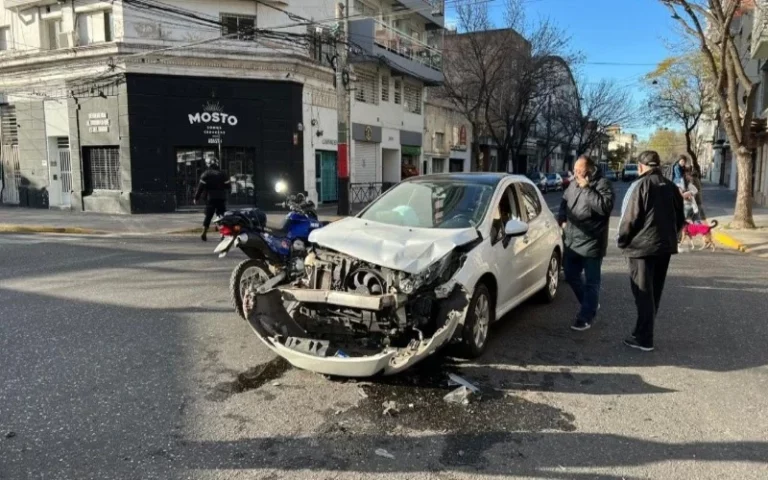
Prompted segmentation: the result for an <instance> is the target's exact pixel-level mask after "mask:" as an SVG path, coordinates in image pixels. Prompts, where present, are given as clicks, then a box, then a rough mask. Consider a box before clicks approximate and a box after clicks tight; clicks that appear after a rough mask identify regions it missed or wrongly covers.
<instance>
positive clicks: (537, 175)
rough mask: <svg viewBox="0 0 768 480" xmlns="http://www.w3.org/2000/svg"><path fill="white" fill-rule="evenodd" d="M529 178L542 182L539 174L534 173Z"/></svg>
mask: <svg viewBox="0 0 768 480" xmlns="http://www.w3.org/2000/svg"><path fill="white" fill-rule="evenodd" d="M528 178H530V179H531V180H533V181H534V182H536V181H539V180H541V175H539V174H538V173H532V174H530V175H528Z"/></svg>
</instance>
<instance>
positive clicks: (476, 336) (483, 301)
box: [461, 283, 496, 358]
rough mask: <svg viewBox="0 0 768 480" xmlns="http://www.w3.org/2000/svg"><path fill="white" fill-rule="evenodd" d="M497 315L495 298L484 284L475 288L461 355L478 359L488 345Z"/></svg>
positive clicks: (462, 337) (468, 311) (465, 325)
mask: <svg viewBox="0 0 768 480" xmlns="http://www.w3.org/2000/svg"><path fill="white" fill-rule="evenodd" d="M495 314H496V312H495V309H494V305H493V298H492V297H491V293H490V292H489V291H488V287H486V286H485V284H484V283H481V284H479V285H478V286H477V287H476V288H475V293H474V294H473V295H472V300H470V302H469V308H468V309H467V317H466V319H465V320H464V330H463V331H462V334H461V343H462V345H461V353H462V356H463V357H465V358H477V357H479V356H480V355H482V354H483V352H484V351H485V347H486V345H488V330H489V329H490V327H491V324H492V323H493V317H494V315H495Z"/></svg>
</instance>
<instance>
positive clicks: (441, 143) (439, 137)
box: [434, 132, 445, 150]
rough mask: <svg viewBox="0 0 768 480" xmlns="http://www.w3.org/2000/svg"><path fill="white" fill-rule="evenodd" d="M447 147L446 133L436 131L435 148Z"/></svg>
mask: <svg viewBox="0 0 768 480" xmlns="http://www.w3.org/2000/svg"><path fill="white" fill-rule="evenodd" d="M443 148H445V134H444V133H443V132H435V145H434V149H435V150H442V149H443Z"/></svg>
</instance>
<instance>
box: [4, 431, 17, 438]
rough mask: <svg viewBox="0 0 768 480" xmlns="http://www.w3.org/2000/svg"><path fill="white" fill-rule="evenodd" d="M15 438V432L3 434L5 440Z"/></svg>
mask: <svg viewBox="0 0 768 480" xmlns="http://www.w3.org/2000/svg"><path fill="white" fill-rule="evenodd" d="M15 436H16V432H8V433H6V434H5V438H13V437H15Z"/></svg>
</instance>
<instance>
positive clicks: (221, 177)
mask: <svg viewBox="0 0 768 480" xmlns="http://www.w3.org/2000/svg"><path fill="white" fill-rule="evenodd" d="M205 163H206V164H207V166H208V169H206V170H205V171H204V172H203V174H202V175H200V183H199V184H198V185H197V190H196V191H195V204H197V202H198V200H200V197H201V196H202V195H203V193H205V194H206V204H205V219H204V220H203V234H202V235H200V238H201V239H202V240H203V241H204V242H206V241H208V228H209V227H210V226H211V219H212V218H213V214H214V213H216V215H219V216H221V215H224V212H225V211H226V210H227V190H228V189H229V186H230V183H231V180H230V179H229V177H227V174H226V173H224V172H223V171H221V170H220V169H219V165H218V162H217V160H216V158H209V159H206V161H205Z"/></svg>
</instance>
